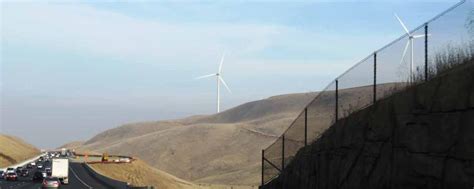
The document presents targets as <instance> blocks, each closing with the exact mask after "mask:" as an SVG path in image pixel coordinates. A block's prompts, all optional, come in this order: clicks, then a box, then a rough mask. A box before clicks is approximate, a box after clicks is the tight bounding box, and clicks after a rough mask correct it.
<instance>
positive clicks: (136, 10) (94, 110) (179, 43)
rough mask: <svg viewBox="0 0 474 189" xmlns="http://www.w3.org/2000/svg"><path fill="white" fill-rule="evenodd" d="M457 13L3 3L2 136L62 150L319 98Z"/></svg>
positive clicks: (322, 4)
mask: <svg viewBox="0 0 474 189" xmlns="http://www.w3.org/2000/svg"><path fill="white" fill-rule="evenodd" d="M456 2H458V1H404V2H398V1H331V2H330V1H203V2H199V1H140V2H123V1H118V2H116V1H103V2H99V3H97V1H79V2H78V1H69V2H67V3H64V2H63V3H58V2H54V1H53V2H48V3H45V2H42V3H39V2H38V1H34V2H32V1H21V2H14V1H3V2H2V3H1V62H0V63H1V67H0V71H1V72H0V74H1V104H0V108H1V117H0V118H1V120H0V124H1V126H0V131H1V132H2V133H6V134H12V135H16V136H19V137H21V138H23V139H25V140H26V141H28V142H30V143H33V144H34V145H36V146H38V147H41V148H51V147H57V146H59V145H61V144H64V143H66V142H69V141H73V140H86V139H88V138H90V137H92V136H93V135H95V134H97V133H99V132H101V131H104V130H106V129H109V128H113V127H116V126H119V125H121V124H124V123H129V122H137V121H150V120H161V119H173V118H180V117H184V116H190V115H195V114H210V113H213V112H214V111H215V90H216V89H215V87H216V86H215V84H216V82H215V80H213V79H203V80H194V79H193V78H194V77H196V76H200V75H204V74H210V73H215V72H216V71H217V66H218V62H219V59H220V56H221V55H222V53H223V52H224V51H225V52H226V58H225V62H224V66H223V77H224V79H225V80H226V82H227V83H228V84H229V86H230V88H231V89H232V92H233V93H232V94H229V93H227V92H226V91H223V92H222V102H221V104H222V109H228V108H231V107H233V106H236V105H239V104H241V103H244V102H248V101H252V100H258V99H262V98H266V97H269V96H273V95H278V94H284V93H296V92H308V91H318V90H320V89H322V88H323V87H324V86H325V85H326V84H327V83H329V82H330V81H331V80H333V79H334V78H335V77H336V76H337V75H339V74H340V73H342V72H344V71H345V70H346V69H347V68H349V67H350V66H351V65H353V64H354V63H356V62H357V61H359V60H361V59H362V58H364V57H366V56H367V55H369V54H370V53H372V52H373V51H374V50H376V49H378V48H380V47H382V46H383V45H385V44H386V43H388V42H390V41H392V40H394V39H395V38H397V37H399V36H401V35H402V34H403V30H402V28H401V27H400V25H399V23H398V22H397V20H396V19H395V17H394V12H396V13H398V14H399V15H400V17H401V18H402V19H404V20H405V23H406V25H407V26H408V27H409V28H414V27H416V26H418V25H420V24H422V23H424V22H425V21H426V20H428V19H430V18H431V17H433V16H435V15H436V14H438V13H440V12H441V11H443V10H445V9H447V8H448V7H450V6H451V5H453V4H455V3H456Z"/></svg>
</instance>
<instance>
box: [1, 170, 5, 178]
mask: <svg viewBox="0 0 474 189" xmlns="http://www.w3.org/2000/svg"><path fill="white" fill-rule="evenodd" d="M4 176H5V171H0V179H3V177H4Z"/></svg>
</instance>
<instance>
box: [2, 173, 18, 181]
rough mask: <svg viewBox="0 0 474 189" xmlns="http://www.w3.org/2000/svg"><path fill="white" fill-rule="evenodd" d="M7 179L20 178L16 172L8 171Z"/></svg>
mask: <svg viewBox="0 0 474 189" xmlns="http://www.w3.org/2000/svg"><path fill="white" fill-rule="evenodd" d="M5 180H12V181H17V180H18V176H17V175H16V173H14V172H13V173H12V172H10V173H7V175H5Z"/></svg>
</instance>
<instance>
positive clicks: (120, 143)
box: [80, 87, 371, 185]
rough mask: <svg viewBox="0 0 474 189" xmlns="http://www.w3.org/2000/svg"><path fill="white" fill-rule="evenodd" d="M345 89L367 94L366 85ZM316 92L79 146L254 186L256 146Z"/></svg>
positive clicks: (140, 126)
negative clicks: (135, 157)
mask: <svg viewBox="0 0 474 189" xmlns="http://www.w3.org/2000/svg"><path fill="white" fill-rule="evenodd" d="M346 90H356V91H357V92H358V93H366V92H367V93H368V92H370V91H371V88H370V87H360V88H354V89H346ZM341 94H347V95H341V96H342V97H341V98H343V99H344V100H346V101H347V102H350V101H357V100H360V99H356V97H354V96H351V95H350V94H353V92H351V93H349V92H347V93H346V92H345V90H341ZM316 95H317V93H298V94H287V95H279V96H274V97H270V98H267V99H263V100H258V101H254V102H249V103H245V104H242V105H240V106H237V107H234V108H232V109H229V110H227V111H224V112H221V113H219V114H214V115H201V116H193V117H188V118H184V119H178V120H167V121H155V122H141V123H131V124H126V125H123V126H120V127H118V128H114V129H110V130H107V131H105V132H103V133H100V134H98V135H96V136H95V137H93V138H91V139H90V140H88V141H86V142H85V143H84V144H83V145H82V146H81V147H80V150H92V151H96V152H108V153H111V154H124V155H130V156H137V157H139V158H140V159H142V160H144V161H145V162H147V163H148V164H150V165H152V166H153V167H155V168H157V169H160V170H163V171H165V172H167V173H170V174H173V175H176V176H177V177H180V178H183V179H186V180H190V181H193V182H197V183H213V184H229V185H258V184H259V182H260V166H261V165H260V161H261V159H260V154H261V149H263V148H264V147H266V146H268V145H269V144H271V143H272V142H273V141H274V140H275V139H276V138H277V136H278V135H280V134H281V133H282V132H283V131H284V130H285V129H286V128H287V127H288V126H289V125H290V123H291V122H292V121H293V120H294V119H295V118H296V116H297V115H298V114H299V113H300V112H301V110H302V109H303V108H304V106H305V105H307V104H308V103H309V102H310V101H311V100H312V99H313V98H314V97H315V96H316ZM328 103H330V101H328ZM328 107H330V105H329V104H328ZM321 113H322V114H324V112H321Z"/></svg>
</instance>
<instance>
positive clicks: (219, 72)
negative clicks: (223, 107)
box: [196, 54, 232, 113]
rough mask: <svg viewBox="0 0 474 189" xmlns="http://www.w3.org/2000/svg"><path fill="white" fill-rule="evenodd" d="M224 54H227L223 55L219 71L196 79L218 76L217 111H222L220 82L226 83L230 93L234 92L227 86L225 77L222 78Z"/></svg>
mask: <svg viewBox="0 0 474 189" xmlns="http://www.w3.org/2000/svg"><path fill="white" fill-rule="evenodd" d="M224 56H225V54H223V55H222V58H221V62H220V64H219V69H218V70H217V73H213V74H208V75H203V76H200V77H196V79H203V78H208V77H213V76H216V80H217V113H219V112H220V103H221V102H220V101H221V99H220V83H222V84H223V85H224V87H225V88H226V89H227V91H229V93H232V92H231V91H230V89H229V86H227V84H226V83H225V81H224V79H223V78H222V63H224Z"/></svg>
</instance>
